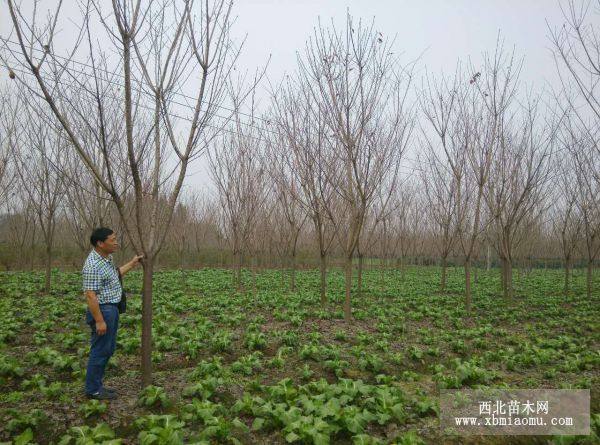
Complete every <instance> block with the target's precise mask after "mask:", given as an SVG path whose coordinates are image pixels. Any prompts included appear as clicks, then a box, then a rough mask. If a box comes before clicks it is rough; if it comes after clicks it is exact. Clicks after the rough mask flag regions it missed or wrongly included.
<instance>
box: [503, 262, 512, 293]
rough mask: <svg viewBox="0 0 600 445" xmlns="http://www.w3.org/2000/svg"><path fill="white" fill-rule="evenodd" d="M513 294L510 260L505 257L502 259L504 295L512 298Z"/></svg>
mask: <svg viewBox="0 0 600 445" xmlns="http://www.w3.org/2000/svg"><path fill="white" fill-rule="evenodd" d="M512 296H513V273H512V261H511V260H509V259H508V258H506V259H505V260H504V297H505V298H512Z"/></svg>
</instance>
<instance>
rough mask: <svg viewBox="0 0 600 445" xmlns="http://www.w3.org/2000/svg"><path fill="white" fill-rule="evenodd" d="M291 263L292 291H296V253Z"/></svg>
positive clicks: (293, 254)
mask: <svg viewBox="0 0 600 445" xmlns="http://www.w3.org/2000/svg"><path fill="white" fill-rule="evenodd" d="M291 263H292V264H291V269H292V274H291V276H290V291H291V292H296V253H292V258H291Z"/></svg>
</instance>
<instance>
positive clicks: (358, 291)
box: [356, 253, 364, 297]
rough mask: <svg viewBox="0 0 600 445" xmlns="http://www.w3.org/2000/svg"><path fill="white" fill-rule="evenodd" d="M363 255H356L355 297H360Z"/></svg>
mask: <svg viewBox="0 0 600 445" xmlns="http://www.w3.org/2000/svg"><path fill="white" fill-rule="evenodd" d="M363 260H364V257H363V254H362V253H359V254H358V277H357V278H358V280H357V283H356V284H357V286H356V287H357V289H356V295H357V296H359V297H360V296H361V294H362V278H363Z"/></svg>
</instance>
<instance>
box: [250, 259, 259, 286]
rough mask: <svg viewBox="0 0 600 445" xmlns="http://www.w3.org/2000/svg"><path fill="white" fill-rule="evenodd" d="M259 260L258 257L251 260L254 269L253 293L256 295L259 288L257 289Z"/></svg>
mask: <svg viewBox="0 0 600 445" xmlns="http://www.w3.org/2000/svg"><path fill="white" fill-rule="evenodd" d="M257 262H258V259H257V258H256V255H255V256H253V257H252V258H251V259H250V265H251V267H252V293H253V294H254V295H256V292H257V287H256V268H257Z"/></svg>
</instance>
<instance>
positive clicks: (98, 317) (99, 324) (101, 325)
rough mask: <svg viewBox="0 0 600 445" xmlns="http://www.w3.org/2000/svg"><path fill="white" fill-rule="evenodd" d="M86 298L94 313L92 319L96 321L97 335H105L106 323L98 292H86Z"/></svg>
mask: <svg viewBox="0 0 600 445" xmlns="http://www.w3.org/2000/svg"><path fill="white" fill-rule="evenodd" d="M85 298H86V299H87V305H88V308H89V309H90V312H91V313H92V317H94V320H95V321H96V333H97V334H98V335H104V334H105V333H106V323H105V322H104V317H103V316H102V312H101V311H100V305H99V304H98V297H97V296H96V292H95V291H93V290H86V291H85Z"/></svg>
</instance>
